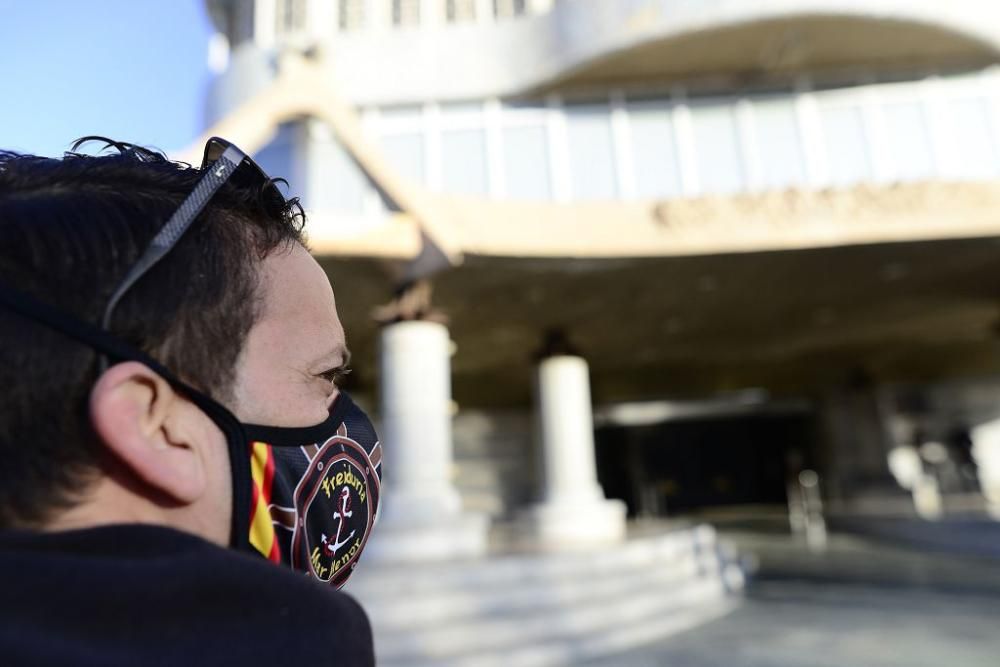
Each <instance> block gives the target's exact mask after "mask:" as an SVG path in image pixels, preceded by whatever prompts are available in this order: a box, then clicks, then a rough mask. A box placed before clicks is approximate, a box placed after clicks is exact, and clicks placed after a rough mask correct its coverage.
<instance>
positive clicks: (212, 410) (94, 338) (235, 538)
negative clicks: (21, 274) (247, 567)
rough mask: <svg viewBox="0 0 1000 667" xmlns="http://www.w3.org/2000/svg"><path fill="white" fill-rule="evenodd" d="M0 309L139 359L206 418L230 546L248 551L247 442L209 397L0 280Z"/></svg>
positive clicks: (109, 353)
mask: <svg viewBox="0 0 1000 667" xmlns="http://www.w3.org/2000/svg"><path fill="white" fill-rule="evenodd" d="M0 305H2V306H6V307H7V308H8V309H9V310H11V311H13V312H15V313H17V314H18V315H21V316H22V317H25V318H27V319H30V320H34V321H35V322H37V323H39V324H41V325H44V326H47V327H49V328H50V329H53V330H55V331H58V332H59V333H61V334H63V335H64V336H66V337H68V338H71V339H73V340H75V341H78V342H80V343H83V344H85V345H88V346H90V347H91V348H93V349H94V350H96V351H97V352H98V353H99V355H100V356H101V357H103V358H104V359H115V360H118V361H126V360H130V361H138V362H139V363H141V364H143V365H145V366H147V367H149V368H150V369H151V370H152V371H153V372H155V373H157V374H158V375H160V376H161V377H162V378H163V379H164V380H166V381H167V382H169V383H170V385H171V386H172V387H174V388H175V389H177V390H178V391H180V392H181V393H183V394H184V395H185V396H186V397H187V398H189V399H190V400H191V402H192V403H194V404H195V405H196V406H198V408H200V409H201V410H202V411H203V412H204V413H205V414H206V415H208V417H209V419H211V420H212V421H213V422H214V423H215V425H216V426H218V427H219V430H221V431H222V434H223V435H224V436H225V438H226V445H227V449H228V450H229V467H230V477H231V479H232V481H233V507H232V515H231V517H230V533H229V544H230V546H231V547H232V548H234V549H238V550H240V551H250V550H252V547H251V546H250V501H251V494H252V490H251V485H252V483H253V480H252V477H251V475H250V455H249V453H248V452H247V451H246V446H247V442H248V441H247V439H246V436H245V434H244V433H243V426H242V424H241V423H240V421H239V420H238V419H236V417H235V416H234V415H233V413H231V412H230V411H229V410H227V409H226V408H225V406H223V405H221V404H219V403H218V402H216V401H215V400H214V399H212V398H211V397H209V396H206V395H205V394H203V393H201V392H200V391H198V390H197V389H194V388H193V387H191V386H189V385H188V384H186V383H184V382H182V381H181V380H179V379H177V378H176V377H175V376H174V374H173V373H171V372H170V371H169V370H167V368H166V367H164V366H163V365H162V364H160V363H159V362H158V361H156V360H155V359H153V358H152V357H150V356H149V355H147V354H146V353H145V352H143V351H142V350H139V349H137V348H134V347H132V346H131V345H129V344H128V343H126V342H125V341H123V340H120V339H118V338H116V337H115V336H113V335H111V334H110V333H108V332H107V331H104V330H102V329H98V328H97V327H95V326H94V325H92V324H90V323H89V322H85V321H83V320H80V319H78V318H76V317H74V316H72V315H69V314H68V313H66V312H64V311H62V310H59V309H58V308H54V307H52V306H50V305H48V304H46V303H43V302H41V301H39V300H37V299H35V298H34V297H31V296H29V295H27V294H25V293H24V292H20V291H18V290H15V289H14V288H12V287H10V286H9V285H6V284H4V283H2V282H0Z"/></svg>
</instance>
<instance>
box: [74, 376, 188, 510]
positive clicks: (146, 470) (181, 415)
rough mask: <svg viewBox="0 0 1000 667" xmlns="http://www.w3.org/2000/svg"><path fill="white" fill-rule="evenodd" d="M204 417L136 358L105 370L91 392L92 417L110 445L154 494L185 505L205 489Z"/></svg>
mask: <svg viewBox="0 0 1000 667" xmlns="http://www.w3.org/2000/svg"><path fill="white" fill-rule="evenodd" d="M201 417H202V415H201V413H200V412H199V411H198V410H197V408H195V407H194V406H193V405H192V404H191V403H189V402H188V401H186V400H184V399H182V398H181V397H180V396H179V395H178V394H177V393H176V392H175V391H174V389H173V387H171V386H170V383H169V382H167V381H166V380H164V379H163V378H162V377H161V376H160V375H158V374H157V373H155V372H154V371H153V370H152V369H150V368H149V367H148V366H145V365H144V364H141V363H139V362H136V361H126V362H123V363H120V364H115V365H114V366H112V367H111V368H109V369H108V370H106V371H105V372H104V373H103V374H101V376H100V377H99V378H98V380H97V382H96V383H95V384H94V387H93V389H92V390H91V392H90V419H91V423H92V424H93V426H94V430H95V432H96V433H97V436H98V438H100V440H101V442H103V443H104V446H105V447H106V448H107V450H108V451H109V452H110V453H111V454H112V455H113V456H114V457H115V458H116V459H117V460H118V461H119V462H120V463H121V464H122V465H124V467H125V468H126V469H127V470H128V471H130V472H131V473H132V474H133V475H134V477H135V478H136V479H138V480H139V481H141V482H142V483H144V484H145V485H146V487H147V488H150V489H151V490H153V491H155V492H156V493H155V495H158V496H161V497H162V496H163V495H165V496H166V497H167V498H168V499H170V500H172V501H174V502H176V503H178V504H182V505H188V504H191V503H193V502H195V501H196V500H197V499H198V498H200V497H201V496H202V494H203V493H204V492H205V486H206V470H205V464H204V460H203V458H202V453H203V452H202V448H203V447H204V446H205V444H206V443H204V434H203V431H204V429H202V428H200V427H199V423H198V421H199V419H200V418H201ZM199 441H201V442H199Z"/></svg>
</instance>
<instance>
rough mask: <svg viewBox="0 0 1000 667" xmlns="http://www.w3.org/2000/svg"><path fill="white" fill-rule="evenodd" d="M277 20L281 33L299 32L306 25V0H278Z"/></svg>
mask: <svg viewBox="0 0 1000 667" xmlns="http://www.w3.org/2000/svg"><path fill="white" fill-rule="evenodd" d="M276 9H277V11H276V12H275V20H276V21H277V26H276V27H277V33H278V34H279V35H282V34H285V33H290V32H299V31H300V30H303V29H304V28H305V27H306V0H278V5H277V7H276Z"/></svg>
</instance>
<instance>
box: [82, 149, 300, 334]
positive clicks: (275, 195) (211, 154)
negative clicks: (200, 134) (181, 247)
mask: <svg viewBox="0 0 1000 667" xmlns="http://www.w3.org/2000/svg"><path fill="white" fill-rule="evenodd" d="M201 169H202V171H203V172H204V174H203V175H202V177H201V180H199V181H198V183H197V184H196V185H195V186H194V190H192V191H191V194H189V195H188V196H187V199H185V200H184V201H183V202H181V205H180V206H179V207H178V208H177V210H176V211H174V213H173V215H171V216H170V219H169V220H167V222H166V224H165V225H163V227H161V228H160V231H159V232H157V233H156V236H154V237H153V240H152V241H150V242H149V246H148V247H147V248H146V250H145V252H143V254H142V256H141V257H139V259H138V260H137V261H136V263H135V264H133V265H132V268H131V269H129V271H128V273H127V274H125V278H124V279H123V280H122V281H121V283H120V284H119V285H118V288H117V289H116V290H115V292H114V294H112V296H111V299H109V300H108V305H107V306H106V307H105V309H104V317H103V318H102V320H101V327H102V328H103V329H104V330H105V331H107V330H108V329H110V326H111V316H112V315H113V314H114V310H115V306H117V305H118V302H119V301H121V298H122V297H123V296H124V295H125V293H126V292H128V290H129V289H130V288H131V287H132V285H134V284H135V283H136V282H137V281H138V280H139V278H141V277H142V276H144V275H145V274H146V272H148V271H149V270H150V269H151V268H153V266H154V265H156V263H157V262H159V261H160V260H161V259H163V257H164V256H165V255H166V254H167V253H168V252H170V250H171V249H172V248H173V247H174V246H175V245H177V242H178V241H179V240H180V239H181V237H182V236H184V232H186V231H187V230H188V228H189V227H190V226H191V223H193V222H194V220H195V218H197V217H198V214H200V213H201V212H202V210H203V209H204V208H205V205H206V204H208V202H209V201H210V200H211V199H212V197H213V196H214V195H215V193H216V192H218V191H219V188H221V187H222V185H223V184H224V183H225V182H227V181H230V180H231V181H232V182H233V183H234V184H236V185H239V186H241V187H249V188H262V189H263V196H264V197H265V198H267V199H268V200H270V201H272V202H274V203H275V204H276V205H279V206H281V205H283V204H284V202H285V198H284V196H283V195H282V194H281V191H280V190H278V186H277V185H276V183H275V181H274V180H272V179H271V178H270V177H269V176H268V175H267V174H266V173H264V170H263V169H261V168H260V166H259V165H258V164H257V163H256V162H254V161H253V160H252V159H251V158H250V156H248V155H247V154H246V153H244V152H243V151H242V150H240V149H239V148H237V147H236V146H234V145H233V144H231V143H229V142H228V141H226V140H225V139H220V138H219V137H212V138H211V139H209V140H208V142H207V143H206V144H205V155H204V157H203V158H202V161H201Z"/></svg>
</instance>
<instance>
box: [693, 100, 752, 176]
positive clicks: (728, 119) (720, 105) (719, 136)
mask: <svg viewBox="0 0 1000 667" xmlns="http://www.w3.org/2000/svg"><path fill="white" fill-rule="evenodd" d="M691 124H692V126H693V129H694V145H695V155H696V156H697V160H698V182H699V183H700V184H701V190H702V192H705V193H709V194H731V193H733V192H738V191H740V190H743V189H744V187H745V180H746V179H745V177H744V170H743V155H742V152H741V150H740V137H739V131H738V130H737V129H736V113H735V109H734V106H733V104H732V103H731V102H729V101H718V102H716V101H712V102H708V101H706V102H696V103H693V104H691Z"/></svg>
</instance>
